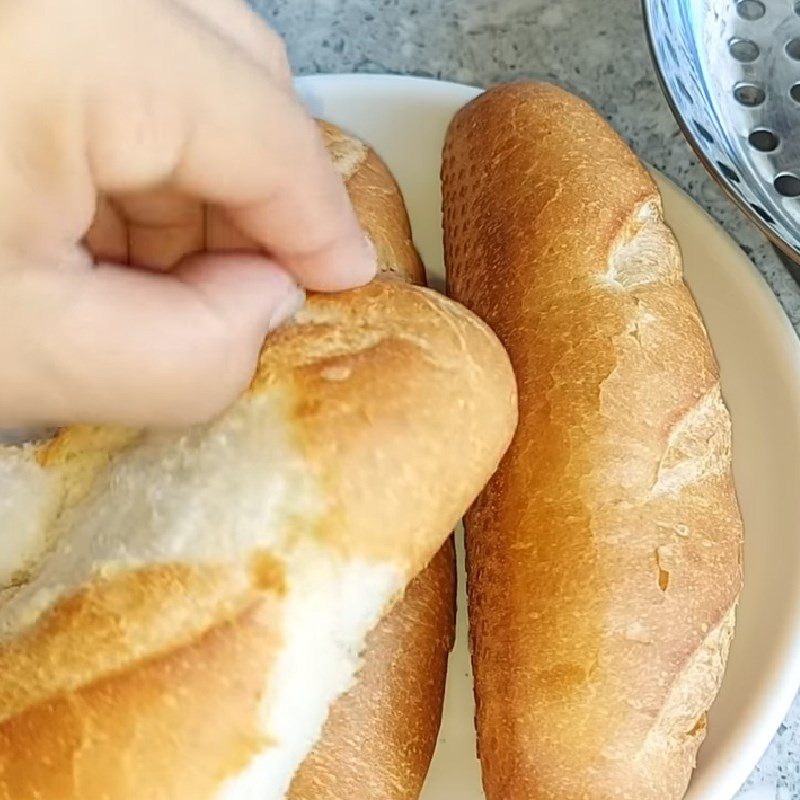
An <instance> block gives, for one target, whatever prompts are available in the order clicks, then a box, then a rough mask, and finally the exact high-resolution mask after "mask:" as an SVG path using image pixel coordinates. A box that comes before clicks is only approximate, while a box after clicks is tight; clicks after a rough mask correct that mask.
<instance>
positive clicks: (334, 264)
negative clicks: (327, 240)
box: [283, 235, 378, 292]
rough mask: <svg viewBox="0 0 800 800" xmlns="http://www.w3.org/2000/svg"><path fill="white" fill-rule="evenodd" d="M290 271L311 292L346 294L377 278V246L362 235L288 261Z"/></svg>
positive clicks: (287, 265)
mask: <svg viewBox="0 0 800 800" xmlns="http://www.w3.org/2000/svg"><path fill="white" fill-rule="evenodd" d="M283 263H285V264H286V268H287V270H289V271H290V272H291V273H292V274H293V275H295V276H297V278H298V280H299V281H300V283H302V284H303V286H305V287H306V288H307V289H311V290H313V291H317V292H342V291H346V290H347V289H355V288H357V287H359V286H364V285H365V284H367V283H369V282H370V281H371V280H372V279H373V278H374V277H375V275H376V274H377V270H378V260H377V254H376V251H375V246H374V245H373V243H372V242H371V241H370V240H369V238H368V237H367V236H364V235H359V236H357V237H352V238H349V239H347V240H342V241H339V242H336V243H333V244H331V245H329V246H328V247H326V248H324V249H323V250H319V251H317V252H315V253H308V254H306V253H303V254H297V255H293V256H290V257H285V258H284V260H283Z"/></svg>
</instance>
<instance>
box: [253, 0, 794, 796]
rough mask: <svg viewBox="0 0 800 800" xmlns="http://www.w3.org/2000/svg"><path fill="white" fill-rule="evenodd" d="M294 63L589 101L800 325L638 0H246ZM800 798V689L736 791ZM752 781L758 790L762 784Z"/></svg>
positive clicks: (790, 295)
mask: <svg viewBox="0 0 800 800" xmlns="http://www.w3.org/2000/svg"><path fill="white" fill-rule="evenodd" d="M250 2H251V3H252V4H253V5H254V6H255V7H256V8H257V9H258V10H259V11H260V12H261V13H262V15H263V16H264V17H265V18H266V19H267V21H268V22H269V23H270V24H271V25H272V26H273V27H275V28H276V29H277V30H278V31H279V32H280V33H282V34H283V35H284V36H285V38H286V40H287V44H288V48H289V55H290V58H291V61H292V66H293V68H294V70H295V72H297V73H298V74H310V73H335V72H378V73H387V72H388V73H402V74H410V75H420V76H425V77H433V78H440V79H443V80H452V81H459V82H462V83H469V84H474V85H479V86H487V85H490V84H493V83H496V82H500V81H508V80H514V79H521V78H536V79H541V80H549V81H553V82H555V83H558V84H561V85H562V86H564V87H566V88H567V89H570V90H572V91H574V92H576V93H578V94H580V95H583V96H584V97H586V98H587V99H589V100H591V101H592V103H593V104H594V105H595V106H596V107H598V108H599V109H600V110H601V111H602V112H603V113H604V114H605V115H606V117H607V118H608V119H609V120H610V122H611V123H612V124H613V125H614V127H615V128H616V129H617V130H618V131H619V132H620V133H621V134H622V135H623V136H624V137H625V138H626V139H627V140H628V142H629V143H630V144H631V146H632V147H633V149H634V150H635V151H636V152H637V153H638V154H639V155H640V156H642V157H643V158H644V159H645V160H647V161H649V162H650V163H651V164H653V165H654V166H655V167H657V168H658V169H660V170H661V171H662V172H664V173H666V174H667V175H668V176H669V177H670V178H672V180H673V181H675V182H676V183H677V184H678V185H679V186H681V187H682V188H683V189H685V190H686V191H687V192H688V193H689V194H690V195H691V196H692V197H694V198H695V200H697V201H698V202H699V203H700V204H701V205H702V206H704V207H705V208H706V209H707V210H708V211H709V212H710V213H711V215H712V216H713V217H715V218H716V219H717V220H718V221H719V222H721V223H722V225H723V226H724V227H725V228H726V229H727V231H728V232H729V233H730V234H731V235H732V236H733V237H734V239H736V241H738V242H739V244H740V245H741V247H742V248H743V250H744V251H745V252H746V253H747V254H748V255H749V256H750V258H751V259H752V261H753V262H754V263H755V264H756V266H757V267H758V269H759V270H760V271H761V272H762V274H763V275H764V277H765V278H766V279H767V282H768V283H769V285H770V286H771V287H772V290H773V291H774V292H775V294H776V296H777V297H778V299H779V300H780V302H781V304H782V305H783V308H784V309H785V310H786V313H787V314H788V315H789V318H790V319H791V321H792V324H793V325H794V327H795V329H796V330H797V331H798V332H800V288H798V286H797V284H796V283H795V282H794V280H793V279H792V278H791V277H790V275H789V273H788V272H787V271H786V269H785V267H784V266H783V264H782V263H781V261H780V260H779V259H778V257H777V256H776V255H775V252H774V251H773V249H772V248H771V246H770V245H769V244H768V243H767V241H766V240H765V239H764V238H763V236H762V235H761V234H760V233H759V232H758V231H757V230H756V229H755V228H754V227H753V226H752V225H751V224H750V223H749V222H748V221H747V220H746V219H745V218H744V217H743V216H742V215H741V214H740V213H739V212H738V210H737V209H736V208H735V207H734V206H733V204H732V203H731V202H730V201H729V200H728V199H727V198H726V197H725V196H724V195H723V194H722V192H721V191H720V190H719V189H718V188H717V186H716V184H715V183H714V182H713V180H712V179H711V178H710V177H709V176H708V175H707V173H706V172H705V170H704V169H703V167H702V166H700V165H699V164H698V162H697V160H696V159H695V157H694V155H693V154H692V152H691V150H690V149H689V147H688V145H687V144H686V142H685V140H684V138H683V136H682V135H681V133H680V131H679V129H678V126H677V124H676V123H675V120H674V118H673V116H672V114H671V112H670V111H669V108H668V107H667V104H666V102H665V100H664V98H663V95H662V93H661V89H660V88H659V85H658V82H657V79H656V76H655V72H654V70H653V67H652V65H651V61H650V55H649V51H648V48H647V43H646V39H645V35H644V26H643V23H642V15H641V8H640V4H639V0H602V1H601V0H250ZM747 790H750V791H751V792H753V794H752V799H753V800H755V797H756V796H758V798H759V800H762V798H763V800H766V798H777V800H789V798H800V698H798V700H796V701H795V703H794V706H793V707H792V709H791V711H790V712H789V714H788V716H787V717H786V719H785V721H784V723H783V725H781V727H780V729H779V730H778V732H777V734H776V736H775V739H774V740H773V742H772V744H771V746H770V748H769V750H768V751H767V753H766V754H765V756H764V758H763V759H762V761H761V763H760V764H759V766H758V767H757V768H756V770H755V771H754V772H753V774H752V776H751V777H750V779H749V781H748V782H747V784H746V786H745V789H744V790H743V792H742V794H741V795H740V797H741V798H742V800H744V798H745V797H746V796H748V798H749V796H750V794H749V792H748V791H747ZM760 790H763V792H762V791H760Z"/></svg>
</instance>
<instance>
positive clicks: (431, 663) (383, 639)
mask: <svg viewBox="0 0 800 800" xmlns="http://www.w3.org/2000/svg"><path fill="white" fill-rule="evenodd" d="M455 584H456V575H455V553H454V549H453V541H452V538H451V539H449V540H448V542H447V544H446V545H445V546H444V547H443V548H442V549H441V550H440V551H439V552H438V553H437V554H436V556H435V557H434V559H433V561H432V562H431V563H430V565H429V566H428V567H427V568H426V569H425V570H423V571H422V572H421V573H420V574H419V575H418V576H417V577H416V578H415V579H414V580H413V581H412V582H411V583H410V584H409V586H408V589H407V590H406V593H405V595H404V596H403V598H402V600H400V601H399V602H398V603H397V605H396V606H395V607H394V608H393V609H392V610H391V611H390V612H389V613H388V614H387V615H386V616H385V617H384V618H383V619H382V620H381V622H380V623H379V624H378V627H377V628H375V630H374V631H373V632H372V633H371V634H370V636H369V638H368V639H367V647H366V651H365V655H364V666H363V667H362V668H361V671H360V672H359V674H358V679H357V682H356V684H355V686H354V687H353V688H352V689H351V690H350V691H349V692H348V693H347V694H345V695H343V696H342V697H341V698H339V700H338V701H337V703H336V704H335V705H334V706H333V707H332V709H331V713H330V716H329V717H328V721H327V722H326V723H325V729H324V731H323V735H322V738H321V739H320V742H319V744H318V745H317V746H316V748H315V749H314V751H313V752H312V753H311V755H310V756H309V757H308V758H307V759H306V761H305V762H304V763H303V765H302V766H301V767H300V769H299V770H298V771H297V774H296V775H295V779H294V781H293V782H292V786H291V789H290V791H289V794H288V797H289V798H290V800H362V798H381V800H415V798H417V797H419V793H420V791H421V790H422V784H423V782H424V780H425V776H426V775H427V773H428V767H429V766H430V762H431V758H432V757H433V751H434V748H435V746H436V738H437V735H438V733H439V724H440V722H441V716H442V704H443V702H444V684H445V676H446V673H447V657H448V653H449V652H450V650H451V648H452V646H453V637H454V629H455Z"/></svg>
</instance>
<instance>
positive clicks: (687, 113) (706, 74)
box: [643, 0, 800, 277]
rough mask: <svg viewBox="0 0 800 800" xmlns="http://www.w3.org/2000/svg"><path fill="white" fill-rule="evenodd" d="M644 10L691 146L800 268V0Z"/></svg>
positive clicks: (683, 0) (738, 0) (657, 3)
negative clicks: (798, 263)
mask: <svg viewBox="0 0 800 800" xmlns="http://www.w3.org/2000/svg"><path fill="white" fill-rule="evenodd" d="M643 6H644V11H645V19H646V26H647V31H648V35H649V37H650V45H651V49H652V51H653V57H654V59H655V62H656V66H657V68H658V71H659V73H660V77H661V80H662V83H663V85H664V90H665V92H666V94H667V98H668V99H669V101H670V104H671V105H672V108H673V111H674V112H675V115H676V117H677V118H678V121H679V122H680V124H681V126H682V128H683V129H684V132H685V133H686V135H687V137H688V139H689V141H690V142H691V144H692V145H693V147H694V148H695V150H696V151H697V153H698V155H699V156H700V158H701V159H702V160H703V162H704V163H705V164H706V166H707V167H708V168H709V170H710V171H711V172H712V174H713V175H714V176H715V177H716V178H717V180H718V181H719V182H720V183H721V184H722V185H723V186H724V187H725V189H726V190H727V191H728V192H729V193H730V195H731V196H732V197H733V198H734V199H735V200H736V201H737V202H738V203H739V204H740V205H741V207H742V208H743V209H744V210H745V212H746V213H747V214H748V215H749V216H750V217H752V219H753V220H754V221H755V222H756V223H757V224H758V225H759V226H760V227H761V228H762V230H764V232H765V233H766V234H767V235H768V236H769V237H770V238H771V239H772V240H773V242H775V244H777V245H778V246H779V247H781V248H782V249H783V250H784V252H786V253H787V254H788V255H789V256H790V257H791V258H792V259H793V260H794V261H796V262H800V0H643ZM795 276H796V277H797V272H796V271H795Z"/></svg>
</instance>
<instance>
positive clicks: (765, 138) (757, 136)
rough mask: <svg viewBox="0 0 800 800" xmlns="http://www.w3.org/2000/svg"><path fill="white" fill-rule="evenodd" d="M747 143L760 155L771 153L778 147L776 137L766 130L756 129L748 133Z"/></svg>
mask: <svg viewBox="0 0 800 800" xmlns="http://www.w3.org/2000/svg"><path fill="white" fill-rule="evenodd" d="M747 141H748V142H750V146H751V147H754V148H755V149H756V150H758V151H760V152H761V153H771V152H772V151H773V150H775V148H776V147H777V146H778V137H777V136H776V135H775V134H774V133H773V132H772V131H771V130H769V129H768V128H756V129H755V130H754V131H750V135H749V136H748V137H747Z"/></svg>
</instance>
